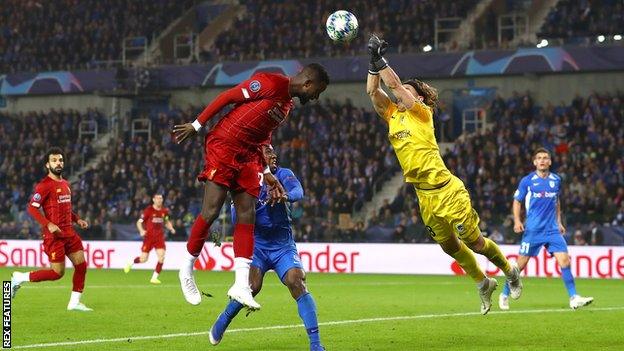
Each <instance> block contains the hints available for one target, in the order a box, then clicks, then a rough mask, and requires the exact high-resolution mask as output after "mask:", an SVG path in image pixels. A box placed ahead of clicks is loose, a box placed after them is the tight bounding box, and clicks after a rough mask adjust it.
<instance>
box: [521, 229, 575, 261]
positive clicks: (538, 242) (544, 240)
mask: <svg viewBox="0 0 624 351" xmlns="http://www.w3.org/2000/svg"><path fill="white" fill-rule="evenodd" d="M542 246H544V247H545V248H546V250H547V251H548V252H549V253H550V254H553V253H555V252H566V253H567V252H568V244H566V242H565V240H564V239H563V235H561V234H560V233H559V232H553V233H548V234H544V233H536V234H533V233H530V232H525V233H524V235H523V236H522V242H521V243H520V252H519V253H520V255H522V256H530V257H535V256H537V255H538V254H539V252H540V249H541V248H542Z"/></svg>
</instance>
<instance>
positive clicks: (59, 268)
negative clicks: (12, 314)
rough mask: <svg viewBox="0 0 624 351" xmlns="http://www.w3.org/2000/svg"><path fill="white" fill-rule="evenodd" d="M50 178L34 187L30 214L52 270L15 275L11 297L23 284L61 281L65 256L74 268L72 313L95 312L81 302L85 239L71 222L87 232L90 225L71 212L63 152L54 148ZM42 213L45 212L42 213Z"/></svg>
mask: <svg viewBox="0 0 624 351" xmlns="http://www.w3.org/2000/svg"><path fill="white" fill-rule="evenodd" d="M45 157H46V158H45V161H46V163H45V167H46V168H47V170H48V175H47V176H46V177H45V178H43V179H42V180H41V181H40V182H39V183H38V184H37V185H36V186H35V194H34V195H33V196H32V199H31V200H30V204H29V205H28V208H27V211H28V214H30V215H31V216H32V217H33V218H34V219H35V220H36V221H37V222H39V224H41V230H42V236H43V249H44V251H45V253H46V255H47V256H48V259H49V261H50V268H51V269H40V270H38V271H33V272H29V273H22V272H13V275H12V277H11V298H14V297H15V294H16V293H17V290H18V289H19V288H20V287H21V284H23V283H25V282H41V281H45V280H58V279H61V277H62V276H63V275H64V274H65V256H67V257H68V258H69V260H70V261H71V263H72V264H73V265H74V276H73V279H72V282H73V287H72V293H71V297H70V298H69V303H68V304H67V309H68V310H71V311H93V310H92V309H90V308H89V307H87V306H85V305H84V304H83V303H82V302H80V297H81V296H82V291H83V289H84V284H85V276H86V274H87V263H86V262H85V255H84V251H83V250H84V249H83V247H82V240H81V239H80V236H78V234H77V233H76V231H75V230H74V228H73V227H72V222H73V223H76V224H78V226H80V228H82V229H87V228H88V227H89V223H87V221H85V220H83V219H80V217H79V216H78V215H77V214H76V213H74V212H73V211H72V205H71V199H72V195H71V189H70V186H69V182H67V181H66V180H65V179H63V167H64V165H65V163H64V160H63V151H62V150H61V149H60V148H57V147H54V148H51V149H50V150H49V151H48V152H47V153H46V156H45ZM41 210H42V211H43V213H42V212H41Z"/></svg>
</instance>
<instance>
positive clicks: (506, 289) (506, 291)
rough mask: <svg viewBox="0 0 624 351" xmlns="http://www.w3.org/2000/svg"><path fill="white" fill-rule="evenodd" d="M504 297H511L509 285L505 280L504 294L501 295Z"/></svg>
mask: <svg viewBox="0 0 624 351" xmlns="http://www.w3.org/2000/svg"><path fill="white" fill-rule="evenodd" d="M501 295H503V296H509V283H508V282H507V281H506V280H505V285H504V286H503V292H502V293H501Z"/></svg>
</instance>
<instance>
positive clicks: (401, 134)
mask: <svg viewBox="0 0 624 351" xmlns="http://www.w3.org/2000/svg"><path fill="white" fill-rule="evenodd" d="M411 135H412V133H411V132H410V131H409V130H402V131H399V132H396V133H394V134H390V137H391V138H394V139H399V140H401V139H405V138H408V137H410V136H411Z"/></svg>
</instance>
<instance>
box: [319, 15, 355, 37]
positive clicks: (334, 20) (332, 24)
mask: <svg viewBox="0 0 624 351" xmlns="http://www.w3.org/2000/svg"><path fill="white" fill-rule="evenodd" d="M325 29H326V30H327V35H329V37H330V38H331V40H333V41H340V42H347V41H349V40H351V39H353V38H355V36H356V35H357V31H358V21H357V18H355V16H354V15H353V14H352V13H351V12H349V11H344V10H339V11H336V12H334V13H332V14H331V15H329V17H328V18H327V23H326V24H325Z"/></svg>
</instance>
